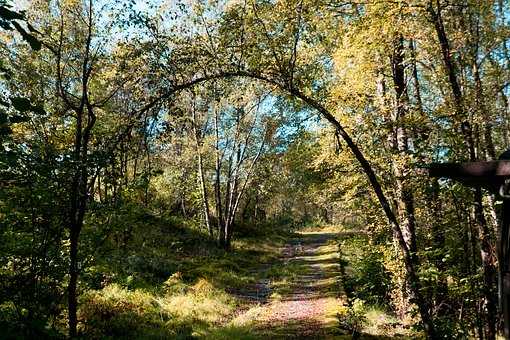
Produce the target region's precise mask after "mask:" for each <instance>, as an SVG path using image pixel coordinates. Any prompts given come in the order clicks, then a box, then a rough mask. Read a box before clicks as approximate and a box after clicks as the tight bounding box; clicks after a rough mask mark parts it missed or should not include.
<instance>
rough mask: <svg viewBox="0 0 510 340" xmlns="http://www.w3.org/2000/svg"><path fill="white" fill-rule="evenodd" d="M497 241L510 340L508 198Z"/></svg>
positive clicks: (502, 304) (504, 311) (502, 293)
mask: <svg viewBox="0 0 510 340" xmlns="http://www.w3.org/2000/svg"><path fill="white" fill-rule="evenodd" d="M502 215H503V216H502V220H501V230H500V239H499V253H500V254H499V259H498V260H499V274H500V280H501V282H500V284H501V291H500V294H501V297H500V299H501V307H502V311H503V321H504V326H503V330H504V335H505V339H507V340H508V339H510V232H509V228H510V198H504V199H503V211H502Z"/></svg>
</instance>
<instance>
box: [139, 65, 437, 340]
mask: <svg viewBox="0 0 510 340" xmlns="http://www.w3.org/2000/svg"><path fill="white" fill-rule="evenodd" d="M228 78H248V79H252V80H258V81H261V82H263V83H266V84H268V85H272V86H275V87H276V88H277V89H279V90H281V91H284V92H286V93H287V94H289V95H291V96H292V97H294V98H297V99H300V100H301V101H303V102H304V103H305V104H306V105H307V106H308V107H309V108H312V109H314V110H316V111H317V112H318V113H319V114H320V115H321V117H323V118H324V119H326V120H327V121H328V122H329V123H330V124H331V125H332V126H333V127H334V128H335V130H336V132H337V133H338V134H339V135H340V136H341V137H342V139H343V140H344V142H345V143H346V144H347V146H348V147H349V149H350V151H351V152H352V153H353V155H354V156H355V157H356V160H357V161H358V163H359V164H360V165H361V167H362V169H363V172H364V173H365V175H366V176H367V177H368V181H369V182H370V185H371V186H372V189H373V190H374V193H375V194H376V196H377V199H378V201H379V204H380V206H381V208H382V209H383V211H384V213H385V215H386V218H387V219H388V221H389V223H390V225H391V228H392V231H393V233H394V235H395V236H396V238H397V241H398V243H399V246H400V248H401V250H402V253H403V257H404V264H405V267H406V272H407V277H408V281H409V286H410V289H411V294H412V299H413V300H414V302H415V303H416V305H417V306H418V309H419V313H420V316H421V319H422V322H423V327H424V329H425V332H426V334H427V338H428V339H437V338H438V337H437V334H436V332H435V329H434V325H433V320H432V316H431V314H430V306H429V303H428V302H427V301H426V299H425V298H424V296H423V294H422V292H421V288H422V287H421V283H420V280H419V278H418V275H417V266H418V264H419V261H418V258H417V255H416V254H415V253H413V252H411V250H410V249H409V247H408V245H407V243H406V241H405V238H404V235H403V232H402V229H401V227H400V225H399V222H398V220H397V217H396V215H395V213H394V212H393V210H392V208H391V206H390V203H389V201H388V199H387V197H386V195H385V194H384V191H383V189H382V186H381V184H380V182H379V179H378V178H377V175H376V174H375V172H374V170H373V168H372V166H371V165H370V162H369V161H368V160H367V158H366V157H365V156H364V155H363V153H362V152H361V150H360V148H359V147H358V145H357V144H356V143H355V142H354V140H353V139H352V138H351V136H350V135H349V134H348V133H347V131H346V130H345V128H344V127H343V126H342V124H340V122H339V121H338V120H337V119H336V118H335V117H334V116H333V114H332V113H331V112H329V111H328V109H327V108H326V107H325V106H324V105H322V104H321V103H320V102H319V101H317V100H315V99H314V98H312V97H310V96H308V95H306V94H305V93H303V92H302V91H300V90H299V89H298V88H296V87H294V86H293V85H292V83H291V84H290V85H286V84H285V83H281V82H279V81H278V80H275V79H272V78H270V77H268V76H266V75H264V74H261V73H259V72H255V71H245V70H238V71H225V72H218V73H215V74H210V75H203V76H200V77H197V78H195V79H192V80H190V81H188V82H185V83H182V84H177V85H175V86H173V87H172V88H170V89H169V90H167V91H166V92H164V93H163V94H161V95H159V96H158V97H156V98H155V99H153V100H152V101H150V102H149V103H148V104H147V105H146V106H144V107H143V108H142V109H141V110H140V111H139V115H142V114H143V113H146V112H147V111H149V110H150V109H151V108H152V107H154V106H155V105H157V104H158V103H160V102H161V101H163V100H166V99H169V98H170V97H171V96H173V95H175V94H176V93H179V92H180V91H183V90H186V89H189V88H191V87H193V86H195V85H199V84H201V83H205V82H208V81H213V80H219V79H228Z"/></svg>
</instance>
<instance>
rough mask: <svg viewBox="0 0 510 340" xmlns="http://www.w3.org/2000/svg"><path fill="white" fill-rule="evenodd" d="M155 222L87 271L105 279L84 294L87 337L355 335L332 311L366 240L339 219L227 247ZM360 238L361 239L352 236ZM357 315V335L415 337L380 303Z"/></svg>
mask: <svg viewBox="0 0 510 340" xmlns="http://www.w3.org/2000/svg"><path fill="white" fill-rule="evenodd" d="M147 219H148V217H145V218H144V221H142V222H140V223H141V225H142V226H143V225H145V224H146V223H147ZM151 222H152V225H153V226H154V227H153V228H152V229H148V230H147V231H146V232H145V233H136V234H135V235H137V238H136V239H134V241H133V245H132V246H131V249H132V251H131V255H126V253H122V252H119V253H118V254H116V253H114V254H112V256H109V257H104V258H108V262H105V263H99V264H98V265H97V266H96V267H91V268H90V269H89V271H90V272H89V273H87V274H88V275H89V277H90V278H91V279H89V280H90V283H89V284H91V285H92V284H93V283H94V282H95V281H94V280H92V279H94V278H95V277H100V278H102V279H103V281H104V280H105V277H106V278H111V279H110V282H109V283H101V282H99V284H100V285H101V286H100V287H98V288H96V289H89V290H88V291H87V292H86V293H84V294H83V297H82V299H81V307H80V313H79V314H80V320H81V324H80V331H81V332H82V334H83V335H84V337H88V338H101V337H109V338H136V339H154V338H169V339H170V338H171V339H190V338H194V339H213V340H214V339H222V340H224V339H226V340H236V339H243V340H249V339H350V338H351V336H350V334H349V331H348V330H346V329H345V326H344V325H341V323H340V321H339V319H338V313H339V312H340V311H343V313H344V312H345V308H346V307H345V305H346V301H347V298H346V295H345V292H344V289H343V285H344V280H345V279H347V278H348V277H349V275H351V274H352V273H351V271H352V268H351V264H352V265H353V266H355V265H356V259H357V258H360V257H361V258H363V256H364V254H363V252H361V251H360V244H365V240H364V239H363V238H362V236H360V235H358V233H353V232H346V231H345V230H342V228H340V227H329V228H321V227H316V228H313V229H311V230H306V231H303V230H301V231H297V232H283V231H277V230H274V229H271V228H268V229H267V230H265V231H264V232H261V233H260V234H259V235H253V233H252V236H251V237H242V236H241V235H240V237H239V238H238V239H237V240H236V241H235V242H234V245H233V249H232V251H230V252H224V251H222V250H220V249H218V248H217V247H216V246H215V245H214V243H210V244H209V243H204V242H203V241H201V240H202V237H203V236H202V235H200V234H198V233H195V232H194V231H193V230H191V229H189V230H187V229H175V232H174V233H173V234H170V233H167V234H164V233H163V231H164V230H166V229H165V228H167V224H166V221H165V220H161V221H160V220H159V219H157V218H153V219H152V220H151ZM158 228H160V229H158ZM160 235H165V237H161V236H160ZM359 237H361V238H360V239H359V240H358V241H357V242H361V243H356V242H354V243H353V242H352V241H351V240H353V239H356V238H359ZM340 245H342V247H340ZM340 248H342V249H340ZM340 256H342V259H340V258H339V257H340ZM343 262H346V263H347V265H346V267H345V268H343V269H342V268H341V265H340V264H341V263H343ZM343 271H344V272H343ZM96 272H99V273H100V276H98V274H95V273H96ZM342 272H343V273H342ZM105 273H108V275H109V276H106V275H105ZM84 276H85V275H84ZM96 281H98V280H96ZM363 314H364V316H363V318H364V319H366V321H367V322H366V325H364V326H363V330H362V334H363V335H362V337H361V338H362V339H374V338H377V339H381V338H387V339H390V338H393V339H394V338H403V337H402V336H401V335H406V333H407V335H408V337H407V338H411V337H409V333H408V332H406V331H404V330H403V329H402V328H401V327H400V326H399V324H400V322H399V320H397V319H396V318H395V317H394V316H392V315H390V314H388V313H387V312H386V311H384V309H382V308H378V307H370V306H369V308H367V309H366V313H365V311H364V312H363Z"/></svg>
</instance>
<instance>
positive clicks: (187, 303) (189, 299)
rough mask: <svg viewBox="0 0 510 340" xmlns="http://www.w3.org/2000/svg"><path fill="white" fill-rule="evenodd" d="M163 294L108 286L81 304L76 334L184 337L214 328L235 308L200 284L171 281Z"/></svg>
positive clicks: (232, 302) (211, 287) (213, 289)
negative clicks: (80, 332) (78, 327)
mask: <svg viewBox="0 0 510 340" xmlns="http://www.w3.org/2000/svg"><path fill="white" fill-rule="evenodd" d="M164 290H165V291H166V293H164V294H163V295H159V296H158V295H155V294H153V293H149V292H147V291H143V290H140V289H137V290H134V291H130V290H128V289H127V288H123V287H121V286H119V285H117V284H113V285H109V286H107V287H105V288H104V289H102V290H98V291H90V292H88V293H87V294H86V295H85V296H84V297H83V299H82V303H81V308H80V320H81V321H82V323H81V331H82V332H83V333H84V334H85V335H87V336H90V337H100V338H102V337H114V338H132V337H137V338H139V337H141V338H167V337H173V338H175V337H180V336H183V337H187V336H191V335H192V334H193V333H195V332H198V333H203V332H204V331H205V330H207V329H209V328H213V327H215V326H216V325H218V324H220V323H221V322H222V321H223V320H224V319H225V318H226V317H228V316H229V315H230V314H232V312H233V311H234V310H235V308H236V305H237V303H236V301H235V300H234V299H233V298H232V297H231V296H229V295H228V294H227V293H226V292H225V291H223V290H221V289H218V288H216V287H215V286H214V285H212V284H211V283H210V282H208V281H207V280H205V279H200V280H198V281H197V282H196V283H195V284H193V285H185V284H184V283H183V282H182V281H181V280H180V278H179V277H175V276H174V277H171V278H170V279H169V280H167V282H166V283H165V288H164Z"/></svg>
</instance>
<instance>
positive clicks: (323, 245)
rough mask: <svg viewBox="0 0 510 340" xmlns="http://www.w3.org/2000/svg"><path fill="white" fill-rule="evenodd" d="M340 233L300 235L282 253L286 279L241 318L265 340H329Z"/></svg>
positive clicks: (240, 319)
mask: <svg viewBox="0 0 510 340" xmlns="http://www.w3.org/2000/svg"><path fill="white" fill-rule="evenodd" d="M336 236H337V234H334V233H326V232H309V233H300V234H299V235H298V237H297V238H294V239H292V240H290V241H289V243H288V244H287V245H286V246H285V248H284V249H283V252H282V258H281V261H282V262H283V266H282V270H283V271H284V273H285V275H284V278H283V279H282V280H280V281H277V282H271V283H270V284H269V287H270V290H271V298H270V299H269V300H268V302H267V303H262V304H260V305H259V306H257V307H254V308H252V309H250V310H248V311H246V312H245V313H243V315H240V316H239V317H238V318H237V324H244V325H247V324H250V326H251V327H252V330H253V331H254V333H256V334H258V335H260V336H261V337H264V338H270V339H288V338H296V337H298V338H300V339H303V338H309V339H324V338H328V334H330V331H331V326H332V324H334V320H332V319H331V317H330V314H331V310H332V308H334V306H335V305H337V303H338V301H337V296H338V289H339V288H338V282H337V279H338V275H339V266H338V252H337V249H336V247H337V245H336V242H335V239H336Z"/></svg>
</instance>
